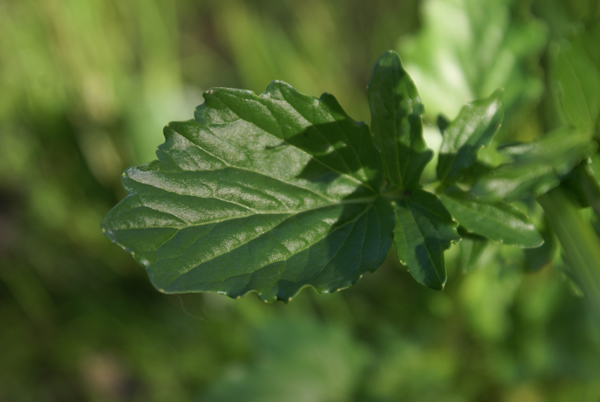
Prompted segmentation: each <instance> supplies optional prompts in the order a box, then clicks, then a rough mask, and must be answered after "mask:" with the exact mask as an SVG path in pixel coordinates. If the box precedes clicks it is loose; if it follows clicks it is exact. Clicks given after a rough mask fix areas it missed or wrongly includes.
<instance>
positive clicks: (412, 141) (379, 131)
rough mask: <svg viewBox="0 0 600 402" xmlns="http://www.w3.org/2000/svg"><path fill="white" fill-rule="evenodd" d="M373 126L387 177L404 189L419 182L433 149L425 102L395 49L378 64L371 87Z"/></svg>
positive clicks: (389, 180) (412, 187) (383, 56)
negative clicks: (428, 141)
mask: <svg viewBox="0 0 600 402" xmlns="http://www.w3.org/2000/svg"><path fill="white" fill-rule="evenodd" d="M367 94H368V98H369V108H370V109H371V129H372V130H373V135H374V137H375V143H376V144H377V146H378V147H379V148H380V149H381V153H382V156H383V161H384V169H385V177H386V180H387V181H388V182H389V183H392V184H394V185H396V186H397V187H399V188H401V189H405V190H413V189H415V188H417V187H418V186H419V180H420V178H421V174H422V173H423V169H424V168H425V165H427V163H428V162H429V161H430V160H431V158H432V156H433V152H432V151H431V150H429V149H427V146H426V145H425V140H424V139H423V125H422V122H421V115H422V114H423V111H424V109H423V105H422V104H421V99H420V98H419V93H418V92H417V88H416V87H415V84H414V83H413V81H412V80H411V78H410V77H409V75H408V74H407V73H406V71H404V69H403V68H402V63H401V62H400V57H399V56H398V53H396V52H394V51H391V50H390V51H388V52H385V53H384V54H383V55H382V56H381V57H380V58H379V60H378V61H377V63H376V64H375V68H374V70H373V75H372V77H371V82H370V83H369V87H368V91H367Z"/></svg>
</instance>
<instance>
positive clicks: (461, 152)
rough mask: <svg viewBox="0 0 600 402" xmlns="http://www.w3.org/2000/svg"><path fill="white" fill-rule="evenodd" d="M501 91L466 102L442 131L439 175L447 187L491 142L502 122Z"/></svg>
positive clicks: (458, 177)
mask: <svg viewBox="0 0 600 402" xmlns="http://www.w3.org/2000/svg"><path fill="white" fill-rule="evenodd" d="M501 95H502V92H501V91H496V92H495V93H494V94H493V95H492V96H490V97H489V98H487V99H482V100H478V101H475V102H472V103H469V104H467V105H465V106H464V107H463V108H462V110H461V111H460V113H459V114H458V116H457V117H456V119H454V121H452V123H450V125H449V126H448V127H447V128H446V129H445V130H444V131H443V133H442V137H443V141H442V146H441V148H440V154H439V159H438V164H437V177H438V180H440V181H441V182H442V183H443V185H444V186H450V185H452V184H454V183H456V182H457V181H458V180H459V179H460V178H461V177H462V175H463V174H464V171H465V169H467V168H468V167H470V166H471V165H472V164H473V163H474V162H475V159H476V158H477V152H478V151H479V150H480V149H481V148H482V147H484V146H487V145H489V144H490V142H491V141H492V138H493V137H494V134H496V131H498V128H499V127H500V124H501V123H502V117H503V112H502V108H501V106H502V104H501V102H500V97H501Z"/></svg>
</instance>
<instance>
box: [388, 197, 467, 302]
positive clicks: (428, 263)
mask: <svg viewBox="0 0 600 402" xmlns="http://www.w3.org/2000/svg"><path fill="white" fill-rule="evenodd" d="M394 204H395V210H396V229H395V233H394V243H395V244H396V249H397V251H398V257H399V258H400V261H401V262H402V263H403V264H405V265H406V267H407V268H408V270H409V272H410V273H411V275H412V276H413V277H414V278H415V279H416V280H417V282H419V283H421V284H423V285H425V286H427V287H430V288H432V289H436V290H441V289H443V288H444V285H445V283H446V267H445V263H444V250H447V249H448V248H449V247H450V244H451V243H452V242H457V241H459V240H460V236H459V235H458V233H457V232H456V222H455V221H454V220H453V219H452V216H450V214H449V213H448V211H447V210H446V208H444V205H443V204H442V203H441V202H440V200H439V199H438V198H437V197H436V196H435V195H433V194H431V193H428V192H427V191H423V190H416V191H414V192H413V193H412V194H410V196H408V197H407V198H405V199H402V200H398V201H396V202H395V203H394Z"/></svg>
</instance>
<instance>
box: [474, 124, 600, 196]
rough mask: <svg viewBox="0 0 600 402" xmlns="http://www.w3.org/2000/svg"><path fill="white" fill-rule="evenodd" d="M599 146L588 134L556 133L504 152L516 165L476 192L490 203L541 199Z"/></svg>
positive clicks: (486, 178) (486, 179)
mask: <svg viewBox="0 0 600 402" xmlns="http://www.w3.org/2000/svg"><path fill="white" fill-rule="evenodd" d="M596 148H597V145H596V144H595V143H593V142H590V140H589V136H588V135H587V134H585V133H581V132H578V131H573V130H572V129H559V130H556V131H554V132H552V133H550V134H548V135H546V136H545V137H543V138H542V139H541V140H540V141H537V142H530V143H525V144H519V145H513V146H509V147H504V148H502V149H501V151H502V152H503V153H505V154H506V155H508V156H509V157H510V158H511V159H512V161H513V163H510V164H506V165H503V166H500V167H498V168H497V169H494V170H492V171H490V172H488V173H487V174H486V175H484V176H483V177H481V179H480V180H479V181H478V182H477V183H476V184H475V186H474V187H473V189H472V191H473V193H474V194H475V195H477V196H479V197H485V198H486V199H490V200H516V199H520V198H523V197H526V196H534V197H537V196H539V195H541V194H544V193H546V192H547V191H549V190H551V189H552V188H554V187H556V186H557V185H559V184H560V181H561V179H562V178H563V177H564V176H565V175H566V174H568V173H569V172H570V171H571V169H573V167H574V166H576V165H577V164H578V163H579V162H581V161H582V160H583V159H585V158H587V157H589V156H591V155H592V154H593V153H594V151H595V150H596Z"/></svg>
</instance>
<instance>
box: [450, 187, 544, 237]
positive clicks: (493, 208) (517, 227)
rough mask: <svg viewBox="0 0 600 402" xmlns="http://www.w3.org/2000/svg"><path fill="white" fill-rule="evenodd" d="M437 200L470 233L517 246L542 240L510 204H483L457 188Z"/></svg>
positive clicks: (522, 215) (521, 214)
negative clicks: (439, 200) (440, 201)
mask: <svg viewBox="0 0 600 402" xmlns="http://www.w3.org/2000/svg"><path fill="white" fill-rule="evenodd" d="M440 199H441V200H442V202H443V203H444V205H445V206H446V208H447V209H448V211H450V213H451V214H452V216H453V217H454V218H455V219H456V220H457V221H458V222H459V223H460V224H461V225H462V226H463V227H464V228H465V229H467V230H469V231H471V232H473V233H476V234H479V235H481V236H484V237H487V238H488V239H490V240H495V241H497V242H500V243H504V244H510V245H514V246H519V247H538V246H540V245H542V243H543V239H542V236H541V235H540V234H539V233H538V232H537V230H536V229H535V226H534V225H533V223H532V222H531V220H530V219H529V218H528V217H527V216H526V215H525V214H524V213H522V212H521V211H519V210H518V209H516V208H515V207H513V206H512V205H510V204H507V203H504V202H496V203H486V202H483V201H481V200H478V199H477V198H475V197H472V196H471V195H470V194H468V193H465V192H463V191H461V190H458V189H450V190H449V191H447V192H446V193H444V194H441V195H440Z"/></svg>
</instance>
